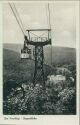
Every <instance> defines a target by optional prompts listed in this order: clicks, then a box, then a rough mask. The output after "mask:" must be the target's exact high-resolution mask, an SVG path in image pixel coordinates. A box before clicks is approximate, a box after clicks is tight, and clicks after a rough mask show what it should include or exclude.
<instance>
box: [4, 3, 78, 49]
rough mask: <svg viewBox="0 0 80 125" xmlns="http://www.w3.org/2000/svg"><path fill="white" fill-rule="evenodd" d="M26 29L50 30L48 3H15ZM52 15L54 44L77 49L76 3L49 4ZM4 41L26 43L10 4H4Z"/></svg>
mask: <svg viewBox="0 0 80 125" xmlns="http://www.w3.org/2000/svg"><path fill="white" fill-rule="evenodd" d="M15 6H16V8H17V11H18V13H19V15H20V18H21V20H22V22H23V25H24V28H25V29H28V28H49V23H48V19H47V18H48V7H47V6H48V4H47V3H15ZM49 6H50V15H51V29H52V44H53V45H55V46H66V47H75V33H76V23H75V2H74V1H70V2H69V1H67V2H64V1H62V2H59V1H57V2H54V3H51V4H49ZM3 41H4V43H17V44H18V43H20V44H22V43H23V41H24V36H23V34H22V32H21V29H20V27H19V25H18V23H17V21H16V19H15V17H14V15H13V13H12V10H11V9H10V6H9V5H8V3H4V4H3Z"/></svg>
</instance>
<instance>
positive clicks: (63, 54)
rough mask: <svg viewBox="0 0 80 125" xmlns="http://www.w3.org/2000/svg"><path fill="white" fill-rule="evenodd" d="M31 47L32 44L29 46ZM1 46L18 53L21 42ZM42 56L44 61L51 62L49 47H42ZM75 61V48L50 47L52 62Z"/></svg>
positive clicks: (66, 62) (65, 62)
mask: <svg viewBox="0 0 80 125" xmlns="http://www.w3.org/2000/svg"><path fill="white" fill-rule="evenodd" d="M30 47H31V48H32V46H30ZM3 48H5V49H9V50H13V51H14V52H17V53H20V51H21V48H22V45H21V44H4V45H3ZM44 57H45V61H46V63H48V64H49V65H50V64H51V47H50V46H45V47H44ZM71 62H73V63H76V49H75V48H67V47H56V46H53V47H52V64H69V63H71Z"/></svg>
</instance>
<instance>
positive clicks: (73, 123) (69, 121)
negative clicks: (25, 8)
mask: <svg viewBox="0 0 80 125" xmlns="http://www.w3.org/2000/svg"><path fill="white" fill-rule="evenodd" d="M9 2H12V1H9ZM15 2H18V1H15ZM19 2H25V1H19ZM27 2H34V1H27ZM35 2H44V3H45V2H47V1H35ZM49 2H50V3H51V1H49ZM2 3H6V1H4V2H1V3H0V69H2V60H3V58H2V38H3V37H2V29H3V28H2ZM76 5H77V7H76V48H77V114H76V115H45V116H44V115H35V117H36V118H37V120H23V117H27V118H28V117H31V115H30V116H29V115H25V116H24V115H23V116H22V115H20V116H19V115H15V116H16V117H17V118H20V120H4V117H5V116H3V115H2V108H1V107H2V85H1V84H2V77H0V124H16V125H17V124H19V125H20V124H22V125H23V124H26V125H41V124H43V125H51V124H52V125H53V124H54V125H79V1H76ZM0 75H1V76H2V70H0ZM15 116H13V115H12V116H8V115H7V117H8V118H9V119H10V117H15ZM32 117H33V116H32Z"/></svg>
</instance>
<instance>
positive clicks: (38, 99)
mask: <svg viewBox="0 0 80 125" xmlns="http://www.w3.org/2000/svg"><path fill="white" fill-rule="evenodd" d="M13 48H14V47H13ZM10 49H11V48H10ZM10 49H6V48H4V49H3V99H4V102H3V113H4V114H5V115H12V114H13V115H19V114H20V115H27V114H28V115H34V114H35V115H41V114H43V115H48V114H49V115H59V114H60V115H61V114H62V115H63V114H76V88H75V86H76V82H71V81H70V77H71V75H70V74H69V73H68V71H69V70H68V69H69V67H68V68H67V72H65V73H64V74H65V77H66V80H65V81H64V82H63V81H59V82H58V83H56V84H55V81H51V82H50V81H48V79H46V81H45V91H44V89H43V87H41V84H40V83H39V82H37V84H36V86H33V75H34V68H35V62H34V60H31V59H26V60H21V59H20V54H19V52H18V50H17V49H16V50H17V51H14V50H10ZM47 50H48V48H47ZM54 50H55V53H53V55H54V56H53V57H54V58H53V64H54V63H55V66H53V67H50V66H49V65H45V64H44V72H45V73H44V74H45V78H46V76H48V75H49V74H53V75H54V73H55V74H57V65H58V64H60V63H61V64H62V65H63V66H64V64H65V65H67V66H70V72H71V74H72V77H73V78H75V74H76V67H75V58H76V56H75V50H74V49H68V48H63V50H62V48H54ZM45 52H46V53H45V55H46V59H47V61H49V58H50V55H48V54H49V52H50V51H49V50H48V51H45ZM70 60H71V61H72V62H70ZM49 63H50V62H49ZM61 68H62V67H61ZM60 73H61V72H60ZM75 81H76V80H75ZM20 86H24V90H25V96H24V97H23V93H22V91H21V90H20Z"/></svg>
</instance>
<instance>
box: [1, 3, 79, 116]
mask: <svg viewBox="0 0 80 125" xmlns="http://www.w3.org/2000/svg"><path fill="white" fill-rule="evenodd" d="M76 55H77V54H76V4H75V2H74V1H66V2H65V1H54V2H52V3H51V2H7V3H3V115H76V109H77V101H76V100H77V96H76V93H77V89H76V88H77V79H76V77H77V71H76V68H77V63H76V58H77V56H76Z"/></svg>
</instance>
